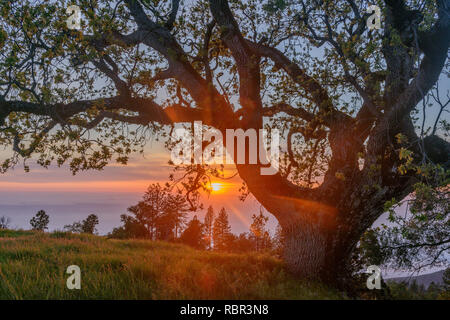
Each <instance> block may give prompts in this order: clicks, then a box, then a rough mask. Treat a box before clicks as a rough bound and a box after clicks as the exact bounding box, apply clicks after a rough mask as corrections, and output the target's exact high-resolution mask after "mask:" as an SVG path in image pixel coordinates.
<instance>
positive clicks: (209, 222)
mask: <svg viewBox="0 0 450 320" xmlns="http://www.w3.org/2000/svg"><path fill="white" fill-rule="evenodd" d="M213 224H214V209H213V207H212V206H209V207H208V210H207V211H206V215H205V220H204V223H203V225H204V226H205V239H206V243H207V244H208V246H207V248H208V249H212V247H213V244H212V240H213Z"/></svg>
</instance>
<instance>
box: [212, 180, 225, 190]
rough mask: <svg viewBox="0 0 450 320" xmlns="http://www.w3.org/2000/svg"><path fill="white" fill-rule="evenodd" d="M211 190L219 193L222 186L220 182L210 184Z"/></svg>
mask: <svg viewBox="0 0 450 320" xmlns="http://www.w3.org/2000/svg"><path fill="white" fill-rule="evenodd" d="M211 190H212V191H220V190H222V184H221V183H220V182H212V183H211Z"/></svg>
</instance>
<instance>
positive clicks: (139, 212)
mask: <svg viewBox="0 0 450 320" xmlns="http://www.w3.org/2000/svg"><path fill="white" fill-rule="evenodd" d="M189 208H190V206H189V205H188V202H187V200H186V198H185V197H184V196H183V195H182V194H181V193H180V192H177V193H173V192H171V191H170V189H168V188H167V187H162V186H161V185H160V184H159V183H157V184H152V185H150V186H149V187H148V189H147V191H146V192H145V194H144V196H143V199H142V200H141V201H139V202H138V203H137V204H136V205H134V206H131V207H129V208H128V212H130V213H131V214H132V217H127V215H123V216H122V217H121V220H122V222H123V223H124V226H123V228H122V227H119V228H116V229H114V230H113V232H112V233H111V236H113V235H117V236H118V235H120V237H125V236H126V235H128V234H129V233H130V232H131V233H132V232H134V231H135V232H136V234H134V235H133V236H132V237H133V238H136V237H145V238H149V239H152V240H167V241H170V240H174V239H176V238H177V237H178V235H179V233H180V231H181V230H182V228H183V227H184V225H185V223H186V216H187V213H188V211H189ZM144 230H146V231H145V232H144Z"/></svg>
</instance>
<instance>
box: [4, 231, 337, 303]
mask: <svg viewBox="0 0 450 320" xmlns="http://www.w3.org/2000/svg"><path fill="white" fill-rule="evenodd" d="M69 265H78V266H79V267H80V268H81V290H69V289H67V288H66V280H67V278H68V277H69V275H67V274H66V273H65V272H66V269H67V267H68V266H69ZM339 298H341V297H340V296H339V295H338V294H337V293H335V292H333V291H332V290H329V289H327V288H325V287H324V286H321V285H317V284H306V283H302V282H299V281H297V280H295V279H294V278H292V277H291V276H290V275H288V274H287V273H286V272H285V271H284V268H283V264H282V262H281V261H280V260H278V259H276V258H274V257H271V256H267V255H259V254H223V253H215V252H204V251H198V250H194V249H192V248H189V247H187V246H184V245H179V244H172V243H166V242H154V241H145V240H111V239H106V238H104V237H99V236H93V235H85V234H83V235H76V234H70V233H64V232H54V233H40V232H33V231H20V230H19V231H15V230H0V299H339Z"/></svg>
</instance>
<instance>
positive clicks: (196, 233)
mask: <svg viewBox="0 0 450 320" xmlns="http://www.w3.org/2000/svg"><path fill="white" fill-rule="evenodd" d="M203 230H204V228H203V224H202V223H201V222H200V221H199V220H198V218H197V216H194V217H193V218H192V220H191V221H189V223H188V226H187V228H186V229H185V230H184V232H183V233H182V234H181V237H180V240H181V242H183V243H185V244H187V245H189V246H191V247H194V248H197V249H204V248H205V245H206V242H205V238H204V234H203Z"/></svg>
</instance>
